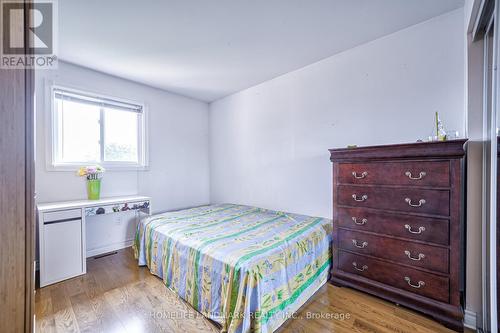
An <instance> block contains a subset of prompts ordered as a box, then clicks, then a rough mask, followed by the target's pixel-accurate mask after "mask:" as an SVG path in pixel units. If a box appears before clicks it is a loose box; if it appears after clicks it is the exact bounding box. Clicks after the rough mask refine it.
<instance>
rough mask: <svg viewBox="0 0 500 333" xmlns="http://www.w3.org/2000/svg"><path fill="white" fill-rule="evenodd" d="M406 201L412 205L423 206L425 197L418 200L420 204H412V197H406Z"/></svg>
mask: <svg viewBox="0 0 500 333" xmlns="http://www.w3.org/2000/svg"><path fill="white" fill-rule="evenodd" d="M405 201H406V202H407V203H408V205H410V206H412V207H421V206H422V205H423V204H425V199H420V200H418V205H416V204H412V203H411V199H410V198H406V199H405Z"/></svg>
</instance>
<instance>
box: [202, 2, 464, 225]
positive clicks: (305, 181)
mask: <svg viewBox="0 0 500 333" xmlns="http://www.w3.org/2000/svg"><path fill="white" fill-rule="evenodd" d="M463 15H464V13H463V9H458V10H455V11H453V12H451V13H448V14H445V15H442V16H439V17H436V18H433V19H431V20H429V21H426V22H424V23H421V24H418V25H415V26H412V27H410V28H407V29H404V30H401V31H399V32H396V33H394V34H391V35H388V36H386V37H383V38H381V39H378V40H375V41H372V42H370V43H367V44H364V45H361V46H359V47H356V48H353V49H350V50H348V51H345V52H342V53H340V54H337V55H334V56H332V57H329V58H327V59H325V60H323V61H320V62H317V63H315V64H312V65H309V66H307V67H304V68H302V69H299V70H297V71H294V72H291V73H288V74H285V75H283V76H280V77H278V78H276V79H273V80H271V81H267V82H265V83H262V84H260V85H258V86H255V87H252V88H249V89H247V90H244V91H242V92H239V93H237V94H234V95H231V96H229V97H226V98H224V99H221V100H218V101H216V102H214V103H212V104H211V105H210V180H211V187H210V193H211V201H212V202H235V203H245V204H251V205H255V206H260V207H266V208H273V209H278V210H285V211H292V212H298V213H304V214H309V215H317V216H324V217H331V216H332V195H331V192H332V185H331V179H332V177H331V164H330V161H329V153H328V148H335V147H345V146H347V145H349V144H357V145H359V146H362V145H373V144H385V143H398V142H413V141H415V140H417V139H419V138H427V137H428V136H429V135H430V134H432V129H433V126H434V118H433V117H434V112H435V111H436V110H437V111H439V112H440V114H441V117H442V119H443V121H444V123H445V125H446V127H447V128H448V129H457V130H459V131H460V133H461V134H462V135H464V131H465V112H464V110H465V109H464V84H465V82H464V49H465V46H464V33H465V32H464V16H463Z"/></svg>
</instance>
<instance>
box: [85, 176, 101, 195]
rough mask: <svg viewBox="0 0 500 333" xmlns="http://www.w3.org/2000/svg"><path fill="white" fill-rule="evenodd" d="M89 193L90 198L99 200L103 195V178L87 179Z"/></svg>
mask: <svg viewBox="0 0 500 333" xmlns="http://www.w3.org/2000/svg"><path fill="white" fill-rule="evenodd" d="M87 194H88V196H89V200H99V198H100V197H101V180H100V179H89V180H87Z"/></svg>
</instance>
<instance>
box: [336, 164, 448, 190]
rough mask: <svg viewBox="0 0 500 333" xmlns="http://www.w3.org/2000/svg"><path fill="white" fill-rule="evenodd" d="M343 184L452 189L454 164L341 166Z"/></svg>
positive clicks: (340, 181) (340, 177) (339, 165)
mask: <svg viewBox="0 0 500 333" xmlns="http://www.w3.org/2000/svg"><path fill="white" fill-rule="evenodd" d="M338 168H339V171H338V182H339V183H341V184H378V185H408V186H436V187H448V186H450V163H449V162H447V161H443V162H424V161H419V162H415V161H413V162H372V163H340V164H338Z"/></svg>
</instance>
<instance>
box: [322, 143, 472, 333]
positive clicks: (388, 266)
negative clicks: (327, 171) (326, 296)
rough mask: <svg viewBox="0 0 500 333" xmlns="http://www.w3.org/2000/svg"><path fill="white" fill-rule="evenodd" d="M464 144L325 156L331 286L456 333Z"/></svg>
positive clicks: (405, 146) (459, 313)
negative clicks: (377, 300) (331, 227)
mask: <svg viewBox="0 0 500 333" xmlns="http://www.w3.org/2000/svg"><path fill="white" fill-rule="evenodd" d="M465 142H466V140H453V141H445V142H425V143H412V144H398V145H386V146H372V147H360V148H353V149H347V148H346V149H330V154H331V157H330V159H331V161H332V162H333V223H334V231H333V251H334V253H333V266H332V271H331V283H333V284H335V285H338V286H347V287H351V288H354V289H358V290H361V291H364V292H367V293H370V294H372V295H375V296H378V297H381V298H384V299H386V300H389V301H392V302H395V303H398V304H401V305H404V306H406V307H408V308H411V309H414V310H417V311H419V312H422V313H424V314H427V315H429V316H431V317H433V318H434V319H435V320H437V321H439V322H441V323H442V324H444V325H446V326H447V327H449V328H452V329H454V330H457V331H463V309H462V305H461V304H462V290H461V289H462V288H461V281H462V276H463V269H462V259H463V258H462V248H463V241H462V239H463V238H462V237H463V233H462V230H463V208H462V207H463V205H462V203H463V199H462V197H463V183H464V180H463V179H462V173H463V172H462V171H463V163H462V162H463V161H462V160H463V158H464V155H465V151H464V144H465Z"/></svg>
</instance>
